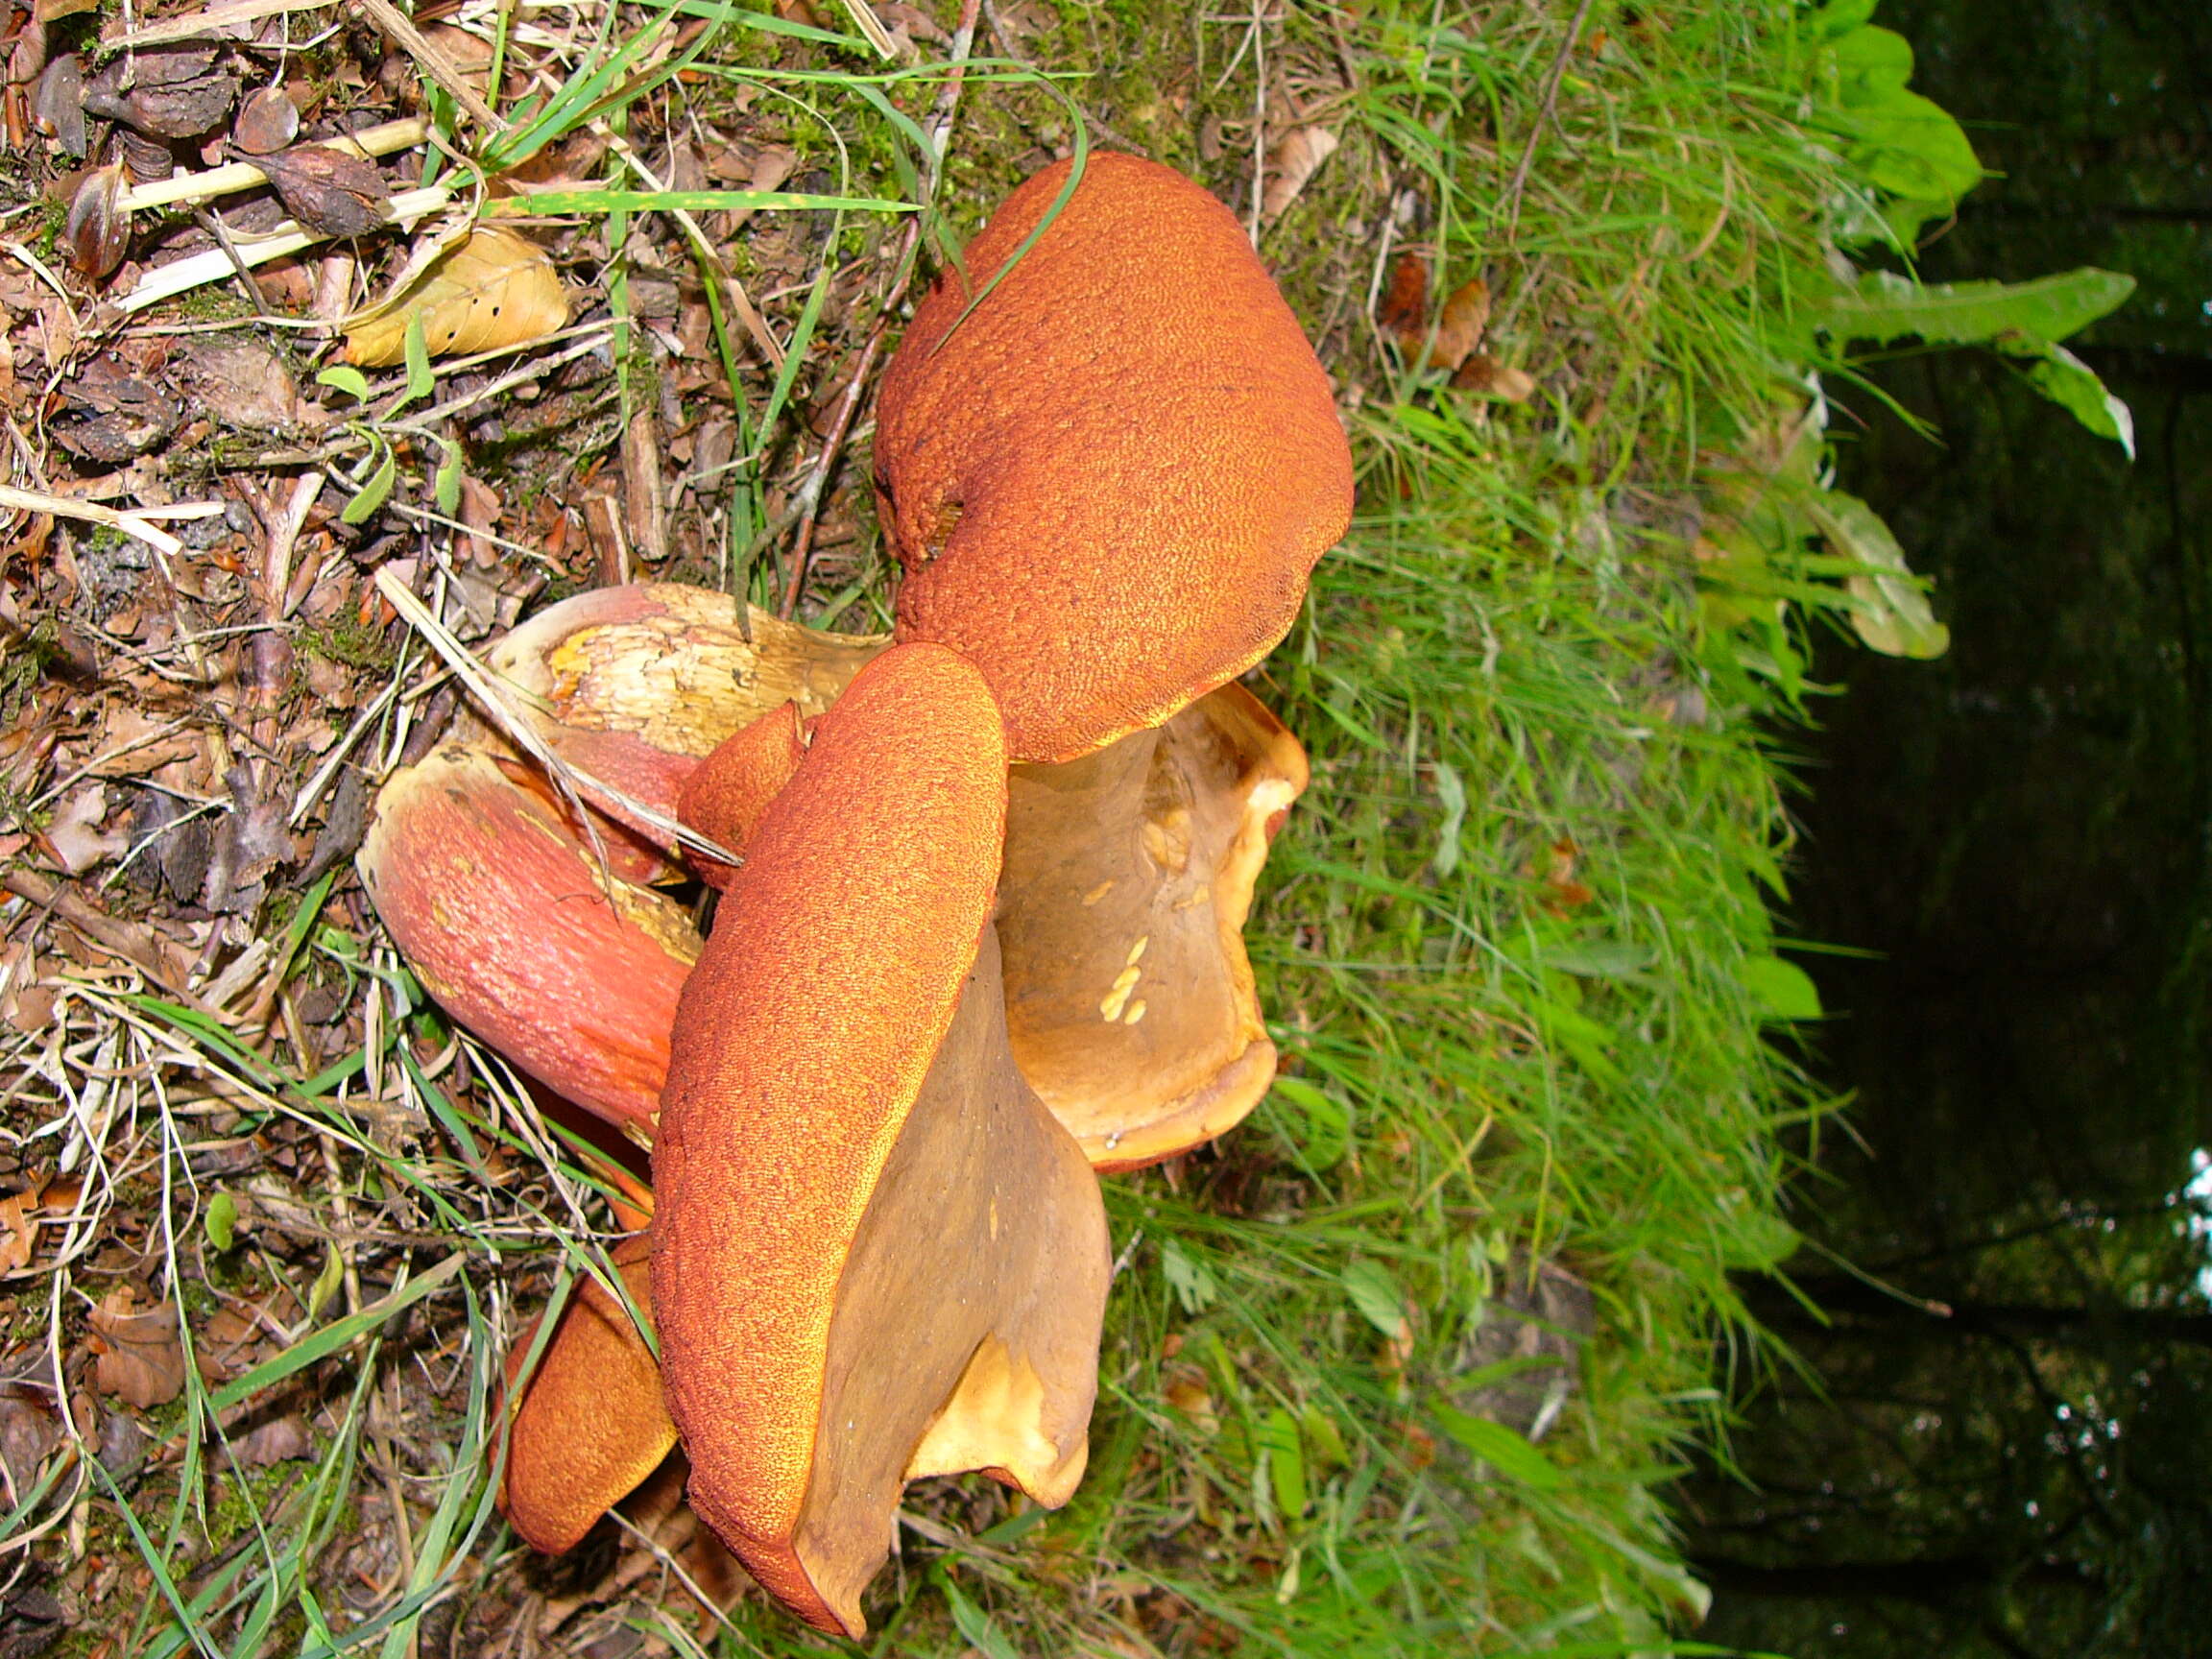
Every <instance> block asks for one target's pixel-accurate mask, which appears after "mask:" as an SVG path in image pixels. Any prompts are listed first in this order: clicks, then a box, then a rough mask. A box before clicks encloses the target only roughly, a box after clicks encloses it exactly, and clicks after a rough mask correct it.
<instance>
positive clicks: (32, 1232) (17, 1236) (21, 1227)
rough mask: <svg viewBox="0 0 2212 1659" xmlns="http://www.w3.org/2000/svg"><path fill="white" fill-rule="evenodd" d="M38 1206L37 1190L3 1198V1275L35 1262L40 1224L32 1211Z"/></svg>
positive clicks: (0, 1252)
mask: <svg viewBox="0 0 2212 1659" xmlns="http://www.w3.org/2000/svg"><path fill="white" fill-rule="evenodd" d="M37 1208H38V1201H37V1194H36V1193H33V1192H14V1193H11V1194H10V1195H9V1196H7V1197H5V1198H0V1279H5V1278H7V1277H8V1276H9V1275H10V1274H11V1273H20V1272H22V1271H23V1269H24V1268H26V1267H28V1266H30V1265H31V1258H32V1257H33V1256H34V1255H35V1254H36V1252H37V1248H38V1224H37V1223H36V1221H34V1220H32V1218H31V1214H32V1212H33V1211H34V1210H36V1209H37Z"/></svg>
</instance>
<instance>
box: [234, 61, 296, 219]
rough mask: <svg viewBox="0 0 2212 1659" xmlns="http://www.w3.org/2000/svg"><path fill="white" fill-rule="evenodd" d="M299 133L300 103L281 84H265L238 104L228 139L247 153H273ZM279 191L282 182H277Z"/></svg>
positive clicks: (280, 192) (269, 154)
mask: <svg viewBox="0 0 2212 1659" xmlns="http://www.w3.org/2000/svg"><path fill="white" fill-rule="evenodd" d="M299 136H300V107H299V106H298V105H297V104H295V103H293V102H292V94H291V93H289V92H287V91H285V90H284V88H283V87H281V86H264V87H262V88H261V90H260V91H258V92H254V93H252V94H250V95H249V96H248V97H247V99H246V101H245V102H244V103H243V104H241V105H239V106H238V119H237V120H236V121H234V122H232V123H231V126H230V142H231V143H233V144H235V145H237V146H238V148H239V149H241V150H243V151H245V152H246V154H247V155H249V156H273V155H275V154H276V152H277V151H279V150H281V149H283V148H284V147H285V146H286V145H287V144H289V143H291V142H292V140H293V139H295V138H297V137H299ZM277 192H278V194H280V195H281V194H282V192H283V186H282V185H278V186H277Z"/></svg>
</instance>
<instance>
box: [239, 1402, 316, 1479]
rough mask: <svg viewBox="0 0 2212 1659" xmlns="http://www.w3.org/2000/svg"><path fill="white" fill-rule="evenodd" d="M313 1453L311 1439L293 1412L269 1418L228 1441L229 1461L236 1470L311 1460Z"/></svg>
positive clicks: (311, 1436) (304, 1424) (313, 1446)
mask: <svg viewBox="0 0 2212 1659" xmlns="http://www.w3.org/2000/svg"><path fill="white" fill-rule="evenodd" d="M314 1452H315V1436H314V1435H313V1434H312V1433H310V1432H309V1431H308V1429H307V1425H306V1423H305V1422H304V1421H302V1420H301V1418H300V1416H299V1415H298V1414H297V1413H293V1412H287V1413H286V1414H285V1415H283V1416H281V1417H272V1418H271V1419H270V1420H269V1421H268V1422H266V1423H263V1424H260V1425H259V1426H257V1427H256V1428H253V1429H250V1430H248V1431H246V1432H245V1433H243V1434H239V1435H235V1436H233V1437H232V1439H231V1441H230V1461H231V1463H232V1464H233V1465H235V1466H236V1467H238V1468H240V1469H265V1468H267V1467H268V1466H269V1465H270V1464H272V1463H286V1462H290V1461H291V1460H292V1459H293V1458H295V1457H309V1456H312V1455H314Z"/></svg>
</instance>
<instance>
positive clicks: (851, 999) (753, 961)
mask: <svg viewBox="0 0 2212 1659" xmlns="http://www.w3.org/2000/svg"><path fill="white" fill-rule="evenodd" d="M1005 778H1006V757H1005V750H1004V746H1003V733H1002V729H1001V726H1000V723H999V719H998V709H997V707H996V705H995V704H994V703H993V701H992V699H991V695H990V692H989V690H988V688H987V687H986V685H984V683H983V681H982V679H981V677H980V676H979V675H978V674H977V673H976V671H975V670H974V668H973V667H972V666H970V665H969V664H968V663H967V662H966V661H963V660H962V659H961V658H960V657H959V656H958V655H956V654H955V653H953V652H950V651H947V650H944V649H942V648H940V647H937V646H931V645H917V646H906V647H901V648H898V649H894V650H893V651H891V652H888V653H886V654H885V655H884V656H883V657H881V658H879V659H878V660H877V661H875V662H874V663H872V664H870V666H869V667H868V668H866V669H864V670H863V671H862V672H861V674H860V675H859V676H858V678H856V679H855V680H854V682H853V685H852V686H851V688H850V689H849V690H848V691H847V692H846V693H845V695H844V696H843V697H842V698H841V699H839V701H838V702H837V704H836V705H835V706H834V707H833V708H832V709H830V710H829V712H828V713H827V714H825V715H824V716H823V717H822V719H821V720H820V722H819V723H818V724H817V726H816V728H815V731H814V736H813V740H812V743H811V746H810V747H809V748H808V750H807V752H806V755H805V759H804V760H803V761H802V762H801V764H800V766H799V770H798V772H797V775H796V776H795V777H794V778H793V779H792V781H791V782H790V784H789V785H788V786H787V787H786V788H785V789H784V790H783V791H782V793H781V794H780V795H779V796H778V797H777V798H776V800H775V802H774V804H773V805H771V806H770V807H769V808H768V810H767V812H766V814H765V815H764V816H763V818H762V819H761V822H760V824H759V826H758V828H757V830H756V831H755V833H754V834H753V836H752V838H751V840H750V841H749V842H748V844H747V846H746V849H745V862H744V864H743V866H742V868H740V869H739V870H738V871H737V873H736V875H735V876H734V878H733V879H732V880H731V882H730V884H729V886H728V888H727V889H726V891H725V892H724V894H723V897H722V901H721V906H720V909H719V912H718V914H717V917H716V921H715V926H714V931H713V933H712V935H711V937H710V938H709V941H708V944H707V948H706V950H705V952H704V953H703V954H702V956H701V958H700V962H699V966H698V968H697V970H696V971H695V972H694V973H693V974H692V976H691V978H690V980H689V981H688V982H687V983H686V985H685V991H684V995H683V998H682V1002H681V1005H680V1007H679V1009H678V1013H677V1018H676V1030H675V1035H674V1039H673V1043H672V1056H671V1065H670V1070H669V1078H668V1086H667V1088H666V1090H665V1091H664V1093H663V1094H662V1103H661V1125H660V1137H659V1140H658V1142H657V1144H656V1146H655V1150H654V1158H653V1173H654V1189H655V1194H656V1200H657V1209H656V1214H655V1216H654V1259H653V1300H654V1317H655V1321H656V1324H657V1326H658V1329H659V1331H660V1334H661V1359H662V1365H663V1375H664V1382H665V1385H666V1389H667V1396H668V1402H669V1407H670V1411H671V1413H672V1414H673V1416H674V1417H675V1420H676V1423H677V1425H678V1427H679V1429H680V1430H681V1431H682V1432H683V1438H684V1444H685V1451H686V1453H687V1454H688V1455H689V1457H690V1460H691V1466H692V1474H691V1484H690V1498H691V1503H692V1505H693V1507H694V1508H695V1509H697V1510H698V1512H699V1513H700V1515H701V1516H702V1517H703V1518H705V1519H706V1520H707V1522H708V1523H709V1525H710V1526H711V1527H713V1528H714V1530H715V1531H716V1532H717V1533H719V1534H720V1535H721V1537H722V1539H723V1541H724V1542H725V1543H727V1544H728V1545H729V1546H730V1548H731V1549H732V1550H733V1551H735V1552H736V1553H737V1555H738V1556H739V1558H740V1559H742V1560H743V1561H744V1562H745V1565H746V1566H747V1568H748V1569H749V1570H750V1571H751V1572H752V1573H753V1574H754V1575H755V1576H756V1577H757V1578H758V1579H759V1580H760V1582H761V1584H762V1585H763V1586H764V1587H766V1588H767V1589H768V1590H769V1591H770V1593H771V1594H773V1595H774V1596H776V1597H777V1598H778V1599H780V1600H781V1601H783V1602H784V1603H785V1605H787V1606H789V1607H791V1608H792V1609H793V1610H794V1611H795V1612H797V1613H799V1614H800V1615H801V1616H802V1617H803V1618H805V1619H806V1620H808V1621H809V1622H810V1623H814V1624H816V1625H818V1626H820V1627H821V1628H824V1629H828V1630H832V1631H842V1632H845V1633H848V1634H857V1633H858V1632H859V1631H860V1630H862V1629H863V1628H864V1627H865V1622H864V1620H863V1618H862V1616H861V1612H860V1607H859V1596H860V1591H861V1589H862V1588H863V1587H864V1586H865V1584H866V1582H867V1580H868V1579H869V1577H870V1576H872V1575H873V1574H874V1573H875V1571H876V1569H877V1568H878V1566H880V1565H881V1563H882V1561H883V1560H884V1558H885V1556H886V1555H887V1554H888V1552H889V1549H890V1545H891V1532H892V1527H893V1525H894V1517H895V1514H896V1511H897V1507H898V1503H899V1494H900V1491H901V1489H902V1486H903V1484H904V1482H905V1480H906V1479H909V1478H913V1477H918V1476H921V1475H927V1474H945V1473H951V1472H954V1471H957V1470H962V1469H974V1468H983V1469H987V1470H988V1471H990V1472H991V1473H992V1474H994V1475H996V1476H998V1478H1000V1479H1006V1480H1009V1481H1011V1482H1013V1483H1014V1484H1016V1485H1019V1486H1020V1487H1021V1488H1022V1490H1024V1491H1026V1492H1027V1493H1029V1494H1030V1495H1031V1496H1032V1497H1034V1498H1036V1499H1038V1500H1039V1501H1040V1502H1043V1503H1063V1502H1065V1501H1066V1500H1067V1499H1068V1497H1070V1495H1071V1493H1072V1491H1073V1488H1074V1483H1075V1481H1076V1479H1078V1478H1079V1477H1080V1474H1081V1471H1082V1467H1083V1462H1084V1458H1085V1455H1086V1433H1087V1429H1088V1423H1089V1418H1090V1412H1091V1406H1092V1401H1093V1398H1094V1393H1095V1389H1096V1384H1097V1379H1096V1365H1097V1342H1098V1324H1099V1319H1100V1316H1101V1313H1102V1310H1103V1304H1104V1298H1105V1290H1106V1283H1107V1279H1108V1262H1107V1248H1106V1227H1105V1214H1104V1210H1103V1207H1102V1206H1101V1204H1100V1201H1099V1197H1098V1189H1097V1181H1096V1178H1095V1177H1094V1175H1093V1174H1092V1172H1091V1169H1090V1166H1089V1165H1088V1164H1087V1163H1086V1162H1085V1161H1084V1158H1083V1154H1082V1152H1081V1150H1080V1149H1079V1148H1078V1147H1077V1146H1076V1144H1075V1142H1073V1140H1072V1139H1071V1138H1070V1137H1069V1135H1068V1133H1067V1132H1066V1131H1065V1130H1064V1129H1062V1128H1061V1127H1060V1126H1059V1125H1058V1124H1057V1123H1056V1122H1054V1121H1053V1119H1052V1118H1051V1116H1050V1114H1049V1113H1047V1112H1046V1110H1045V1108H1044V1106H1043V1104H1042V1103H1041V1102H1040V1101H1038V1099H1037V1097H1036V1096H1035V1094H1032V1093H1031V1092H1030V1090H1029V1089H1028V1087H1027V1085H1025V1084H1024V1083H1023V1082H1022V1078H1021V1074H1020V1072H1019V1071H1018V1070H1016V1069H1015V1067H1014V1064H1013V1060H1012V1056H1011V1055H1010V1053H1009V1052H1008V1051H1007V1048H1006V1039H1005V1027H1004V1004H1003V996H1002V993H1001V992H1000V989H999V986H998V974H997V967H998V950H997V944H996V939H995V937H993V936H992V935H991V934H990V933H989V932H988V925H989V922H990V917H991V911H992V904H993V898H994V892H993V889H994V885H995V882H996V879H997V877H998V856H999V846H1000V840H1001V837H1002V835H1003V830H1004V822H1005V788H1006V783H1005Z"/></svg>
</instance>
